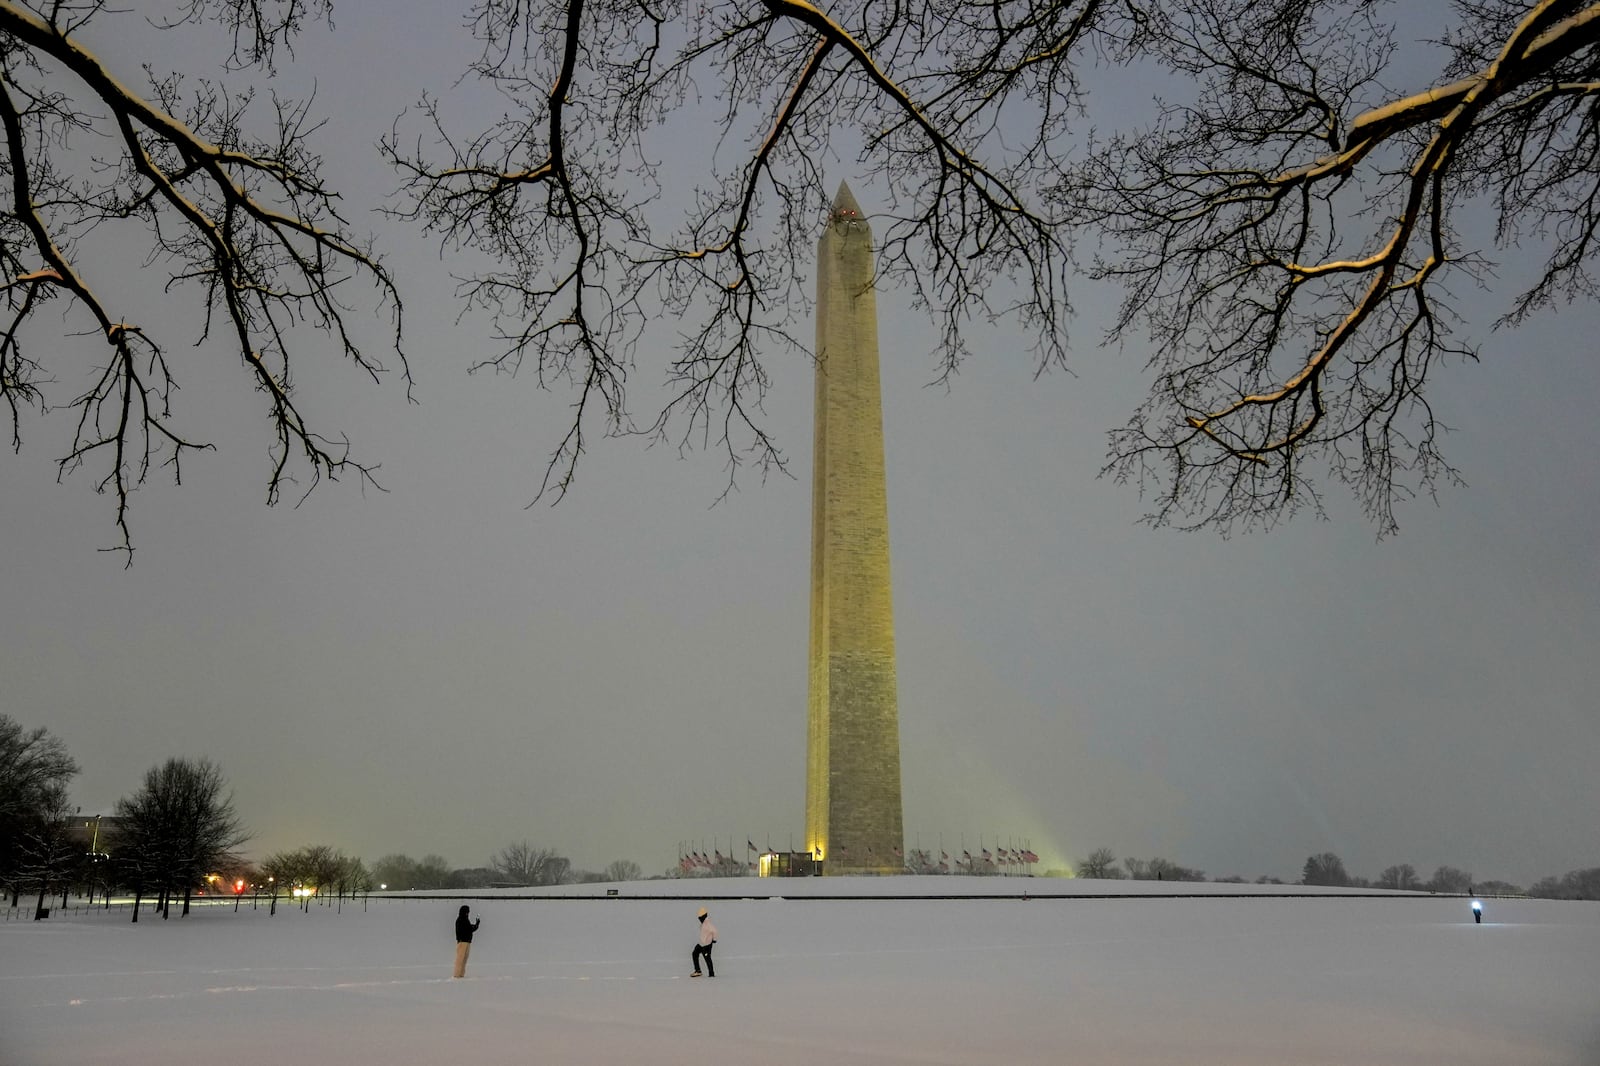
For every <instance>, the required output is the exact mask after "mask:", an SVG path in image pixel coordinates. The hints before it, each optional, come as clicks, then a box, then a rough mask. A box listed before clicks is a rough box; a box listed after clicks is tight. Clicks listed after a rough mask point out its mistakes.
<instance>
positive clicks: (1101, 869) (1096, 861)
mask: <svg viewBox="0 0 1600 1066" xmlns="http://www.w3.org/2000/svg"><path fill="white" fill-rule="evenodd" d="M1077 874H1078V876H1079V877H1092V878H1102V879H1104V878H1119V877H1121V876H1122V870H1121V868H1120V867H1118V866H1117V856H1116V853H1115V852H1113V851H1112V850H1111V849H1110V848H1095V849H1094V850H1093V851H1091V852H1090V853H1089V854H1088V856H1087V857H1085V858H1082V859H1079V860H1078V869H1077Z"/></svg>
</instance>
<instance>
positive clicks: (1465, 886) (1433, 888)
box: [1426, 866, 1472, 892]
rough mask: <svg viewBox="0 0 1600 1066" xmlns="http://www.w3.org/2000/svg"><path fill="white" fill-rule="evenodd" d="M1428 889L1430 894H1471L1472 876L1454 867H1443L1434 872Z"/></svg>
mask: <svg viewBox="0 0 1600 1066" xmlns="http://www.w3.org/2000/svg"><path fill="white" fill-rule="evenodd" d="M1426 887H1427V889H1428V891H1429V892H1471V891H1472V875H1471V874H1470V873H1468V872H1467V871H1465V870H1458V869H1456V868H1455V867H1454V866H1441V867H1439V868H1438V869H1437V870H1435V871H1434V872H1433V877H1432V878H1430V879H1429V880H1428V884H1427V886H1426Z"/></svg>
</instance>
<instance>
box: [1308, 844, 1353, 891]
mask: <svg viewBox="0 0 1600 1066" xmlns="http://www.w3.org/2000/svg"><path fill="white" fill-rule="evenodd" d="M1300 883H1301V884H1302V885H1339V886H1342V885H1348V884H1349V883H1350V875H1349V873H1347V872H1346V871H1345V868H1344V860H1343V859H1341V858H1339V856H1337V855H1335V854H1334V853H1333V852H1331V851H1324V852H1321V853H1320V854H1317V855H1311V856H1308V857H1307V858H1306V864H1305V867H1304V868H1303V869H1302V870H1301V871H1300Z"/></svg>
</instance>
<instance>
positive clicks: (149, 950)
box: [0, 877, 1600, 1066]
mask: <svg viewBox="0 0 1600 1066" xmlns="http://www.w3.org/2000/svg"><path fill="white" fill-rule="evenodd" d="M608 888H616V889H617V890H618V891H619V893H620V894H621V895H622V896H624V897H628V896H648V897H651V898H618V899H610V898H606V897H605V891H606V889H608ZM775 889H780V890H782V891H784V892H785V895H786V898H782V899H768V898H762V897H765V896H767V895H769V894H770V893H771V892H772V891H774V890H775ZM952 890H962V891H979V892H1003V893H1007V894H1011V893H1016V894H1017V895H1016V898H1011V899H934V898H930V899H888V898H885V899H872V898H857V899H838V898H832V899H828V898H808V897H811V896H816V895H824V896H839V895H854V896H864V897H871V896H884V895H886V894H889V893H895V892H905V893H907V894H927V893H929V892H938V891H952ZM1107 890H1112V891H1117V890H1120V891H1124V892H1130V893H1144V894H1146V895H1148V894H1150V893H1157V894H1161V893H1174V892H1181V893H1193V894H1192V895H1186V896H1173V897H1170V898H1138V896H1129V897H1125V898H1110V899H1105V898H1094V896H1093V894H1094V893H1097V892H1104V891H1107ZM1263 890H1265V891H1270V892H1280V893H1291V894H1298V893H1299V892H1300V891H1302V890H1296V889H1293V888H1280V887H1278V886H1259V887H1258V886H1233V885H1163V884H1153V883H1140V884H1131V883H1128V882H1123V883H1120V884H1119V883H1116V882H1103V881H1102V882H1093V881H1079V882H1070V881H1053V880H1052V881H1046V880H1020V879H1018V880H1001V879H972V878H932V877H925V878H885V879H873V880H863V881H856V880H854V879H844V878H841V879H828V880H806V881H794V882H774V881H698V882H683V881H668V882H648V883H645V884H639V885H622V886H604V885H602V886H584V887H583V888H582V889H581V890H579V889H567V890H558V891H556V892H554V893H551V892H544V893H537V894H536V895H543V896H551V895H557V896H571V895H574V894H577V893H578V892H580V891H581V892H582V893H584V894H593V895H594V896H596V897H598V898H588V899H572V898H554V899H543V898H535V899H528V898H517V897H527V896H529V895H530V893H528V892H505V893H498V894H485V896H487V897H488V898H471V899H468V900H467V902H469V903H470V905H471V906H472V908H473V911H474V913H475V914H476V915H478V916H480V917H481V918H482V919H483V928H482V930H481V931H480V932H479V934H478V939H477V943H476V944H475V945H474V947H473V955H472V960H471V963H470V965H469V969H468V977H467V979H466V980H464V981H454V980H451V979H450V976H449V973H450V963H451V958H452V953H453V944H452V935H451V929H452V920H453V918H454V916H455V912H456V908H457V906H458V905H459V902H460V901H459V900H456V899H451V898H428V897H425V896H419V895H409V896H407V897H403V898H397V899H381V898H379V897H376V896H374V897H373V898H372V899H371V900H370V901H369V902H368V903H367V904H366V906H365V907H363V905H362V904H360V903H357V904H354V905H351V904H349V903H348V902H347V903H346V904H345V905H344V906H343V908H342V909H341V910H335V909H333V908H324V907H320V906H313V907H312V908H311V910H310V912H309V913H301V912H300V911H298V910H296V909H293V908H291V907H286V906H280V908H279V911H278V913H277V915H275V916H271V917H269V916H268V915H267V912H266V910H265V908H262V909H260V910H255V911H252V910H251V909H250V905H249V903H248V902H246V904H245V905H244V907H243V909H242V910H241V911H240V912H239V913H237V914H236V913H234V912H233V911H232V910H230V909H226V908H215V909H207V908H200V909H197V910H196V912H195V913H194V914H192V915H191V916H190V917H189V918H186V919H178V918H174V919H172V920H171V921H167V922H163V921H161V920H160V919H159V917H154V916H152V915H150V914H149V913H146V914H145V915H144V916H143V917H142V918H141V920H140V921H139V923H138V924H137V925H133V924H129V923H128V920H127V917H128V916H127V913H126V912H125V911H123V912H120V913H119V912H117V911H112V912H110V913H109V914H107V913H104V912H93V913H78V914H72V913H70V912H69V913H65V914H63V913H61V912H59V911H58V912H57V914H56V915H55V916H53V917H51V918H50V919H48V920H46V921H43V922H31V921H10V922H3V923H0V1066H62V1064H67V1066H92V1064H100V1063H104V1064H107V1066H111V1064H115V1066H142V1064H157V1063H159V1064H163V1066H165V1064H170V1063H176V1062H185V1061H212V1062H228V1063H230V1064H237V1066H247V1064H257V1063H260V1064H267V1063H272V1064H275V1066H277V1064H282V1063H299V1062H304V1063H313V1062H315V1063H328V1062H340V1063H383V1064H395V1066H402V1064H408V1063H429V1064H433V1063H460V1062H517V1063H524V1062H540V1063H648V1064H672V1063H685V1064H687V1063H694V1064H696V1066H700V1064H704V1063H707V1062H727V1063H733V1062H737V1063H742V1064H749V1063H755V1064H764V1063H794V1062H803V1063H818V1064H833V1063H860V1064H879V1063H884V1064H887V1063H951V1064H964V1063H1006V1064H1012V1063H1071V1064H1074V1066H1091V1064H1100V1063H1105V1064H1112V1063H1115V1064H1139V1063H1163V1064H1165V1063H1183V1064H1185V1066H1195V1064H1208V1063H1218V1064H1224V1063H1225V1064H1228V1066H1248V1064H1267V1063H1270V1064H1274V1066H1277V1064H1290V1063H1292V1064H1313V1063H1363V1064H1365V1063H1383V1064H1410V1063H1438V1064H1440V1066H1474V1064H1485V1066H1487V1064H1493V1066H1510V1064H1515V1066H1535V1064H1544V1063H1549V1064H1558V1063H1559V1064H1562V1066H1595V1064H1600V904H1596V903H1570V902H1553V901H1543V900H1489V901H1487V911H1486V914H1485V919H1484V922H1483V924H1482V925H1474V924H1473V922H1472V918H1471V914H1470V912H1469V911H1468V909H1467V904H1466V901H1464V900H1461V899H1457V898H1443V897H1411V896H1397V897H1394V898H1340V897H1334V898H1329V897H1328V896H1327V895H1319V896H1314V895H1312V894H1310V893H1308V894H1307V895H1305V896H1303V897H1300V896H1298V895H1297V896H1296V897H1295V898H1279V897H1274V896H1265V897H1258V898H1231V897H1228V896H1224V895H1221V893H1227V892H1235V891H1244V892H1259V891H1263ZM1023 891H1026V892H1027V893H1028V895H1029V898H1027V899H1023V898H1021V896H1020V893H1021V892H1023ZM697 892H698V893H704V895H703V896H694V897H693V898H682V899H680V898H663V897H672V896H692V895H693V894H694V893H697ZM1046 893H1064V894H1066V895H1067V897H1068V898H1046V897H1045V894H1046ZM701 900H704V901H706V905H707V906H709V908H710V910H711V913H712V917H713V920H714V921H715V922H716V923H717V925H718V927H719V928H720V931H721V934H722V939H721V941H720V943H719V944H718V945H717V949H716V955H715V959H716V966H717V974H718V976H717V977H716V978H715V979H701V980H690V979H689V978H688V973H689V949H690V947H691V946H692V944H693V942H694V936H695V920H694V914H695V910H696V908H697V907H698V906H699V905H700V901H701Z"/></svg>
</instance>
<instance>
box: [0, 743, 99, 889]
mask: <svg viewBox="0 0 1600 1066" xmlns="http://www.w3.org/2000/svg"><path fill="white" fill-rule="evenodd" d="M77 772H78V764H77V762H76V761H74V760H73V758H72V756H71V755H69V754H67V746H66V744H65V743H63V742H62V740H61V738H60V737H56V736H52V735H51V734H50V731H49V730H47V729H44V728H43V727H40V728H36V729H31V730H30V729H24V728H23V727H22V725H21V724H20V723H18V722H17V721H16V720H14V719H12V718H11V717H9V716H7V715H4V714H0V889H4V890H6V891H7V892H8V894H9V895H10V896H11V899H12V904H13V906H14V905H15V904H16V901H17V898H18V896H19V894H20V892H21V891H22V889H23V887H25V886H33V887H37V888H38V890H39V897H40V903H39V906H40V907H42V906H43V905H44V903H43V900H44V895H45V891H46V886H47V885H48V884H51V883H53V882H55V881H57V880H59V879H60V876H61V875H62V874H63V872H64V871H65V869H66V868H67V866H68V865H69V860H70V859H71V858H72V857H73V854H74V852H75V851H77V850H79V849H74V848H70V847H69V846H68V842H67V835H66V824H67V783H68V782H69V781H71V780H72V778H73V776H74V775H75V774H77ZM36 913H37V912H36Z"/></svg>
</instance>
